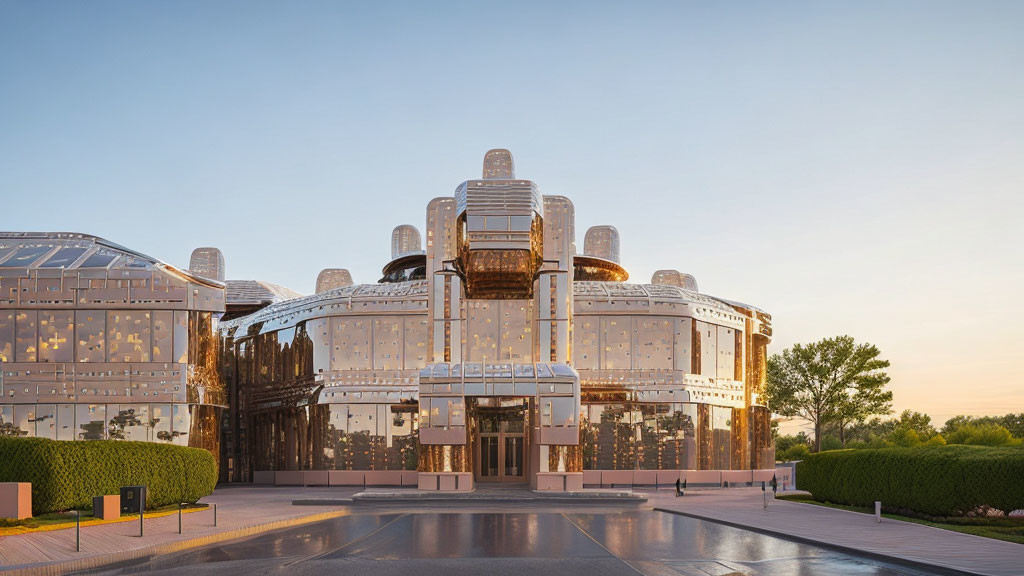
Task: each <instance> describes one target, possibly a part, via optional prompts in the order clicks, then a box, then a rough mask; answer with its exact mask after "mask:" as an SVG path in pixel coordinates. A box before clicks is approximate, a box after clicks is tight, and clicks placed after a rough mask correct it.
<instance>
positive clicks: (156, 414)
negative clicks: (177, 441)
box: [149, 404, 173, 442]
mask: <svg viewBox="0 0 1024 576" xmlns="http://www.w3.org/2000/svg"><path fill="white" fill-rule="evenodd" d="M149 426H150V428H152V429H153V438H155V439H156V440H157V441H158V442H170V441H171V439H172V437H173V436H172V433H171V405H170V404H153V405H151V406H150V419H149Z"/></svg>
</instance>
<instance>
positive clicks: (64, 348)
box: [39, 310, 75, 362]
mask: <svg viewBox="0 0 1024 576" xmlns="http://www.w3.org/2000/svg"><path fill="white" fill-rule="evenodd" d="M74 334H75V322H74V312H73V311H72V310H43V311H41V312H40V313H39V361H40V362H74V361H75V354H74V348H73V347H72V343H73V342H74V339H75V336H74Z"/></svg>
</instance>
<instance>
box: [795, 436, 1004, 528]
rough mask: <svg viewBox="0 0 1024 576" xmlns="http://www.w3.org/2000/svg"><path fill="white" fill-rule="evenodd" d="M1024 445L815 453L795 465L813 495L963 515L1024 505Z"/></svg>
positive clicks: (800, 486)
mask: <svg viewBox="0 0 1024 576" xmlns="http://www.w3.org/2000/svg"><path fill="white" fill-rule="evenodd" d="M1021 478H1024V448H1021V447H1017V446H1009V447H984V446H921V447H916V448H883V449H880V450H837V451H832V452H822V453H819V454H811V455H810V456H807V457H806V458H804V460H803V461H801V462H800V463H799V464H797V468H796V482H797V488H798V489H800V490H807V491H808V492H810V493H811V495H812V496H813V497H814V499H815V500H818V501H820V502H832V503H835V504H848V505H852V506H873V505H874V502H875V501H881V502H882V506H883V507H884V508H885V509H886V510H901V511H911V512H916V513H919V514H927V515H932V516H960V515H963V514H966V513H967V512H970V511H972V510H975V509H976V508H978V507H980V506H990V507H992V508H996V509H999V510H1002V511H1004V512H1009V511H1012V510H1017V509H1021V508H1024V482H1022V481H1021Z"/></svg>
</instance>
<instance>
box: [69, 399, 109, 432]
mask: <svg viewBox="0 0 1024 576" xmlns="http://www.w3.org/2000/svg"><path fill="white" fill-rule="evenodd" d="M75 421H76V423H77V424H78V439H79V440H103V439H104V438H106V437H107V433H106V432H107V407H106V406H105V405H103V404H78V405H77V406H75Z"/></svg>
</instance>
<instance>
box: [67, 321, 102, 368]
mask: <svg viewBox="0 0 1024 576" xmlns="http://www.w3.org/2000/svg"><path fill="white" fill-rule="evenodd" d="M106 331H107V313H106V312H105V311H103V310H77V311H75V333H76V334H77V336H76V337H75V339H76V340H77V348H78V350H77V352H78V354H77V357H78V361H79V362H105V361H106V359H107V357H106V353H105V352H104V349H105V346H104V342H105V341H106V337H105V334H106Z"/></svg>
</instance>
